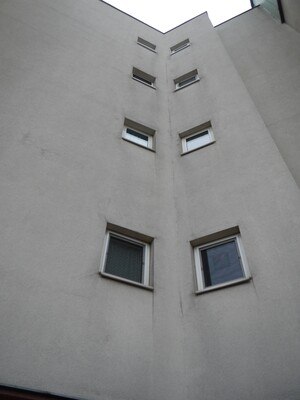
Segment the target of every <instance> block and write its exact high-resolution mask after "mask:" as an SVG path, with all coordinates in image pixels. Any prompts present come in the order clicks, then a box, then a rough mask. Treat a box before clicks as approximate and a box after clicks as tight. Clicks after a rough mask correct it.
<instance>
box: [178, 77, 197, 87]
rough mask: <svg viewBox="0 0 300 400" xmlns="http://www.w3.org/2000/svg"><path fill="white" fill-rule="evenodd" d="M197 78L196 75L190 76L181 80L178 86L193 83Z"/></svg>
mask: <svg viewBox="0 0 300 400" xmlns="http://www.w3.org/2000/svg"><path fill="white" fill-rule="evenodd" d="M195 80H196V76H195V75H194V76H192V77H190V78H187V79H185V80H184V81H181V82H179V83H178V86H179V87H182V86H185V85H188V84H189V83H192V82H194V81H195Z"/></svg>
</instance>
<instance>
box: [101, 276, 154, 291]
mask: <svg viewBox="0 0 300 400" xmlns="http://www.w3.org/2000/svg"><path fill="white" fill-rule="evenodd" d="M99 274H100V275H101V276H102V277H103V278H108V279H112V280H114V281H119V282H122V283H127V284H128V285H131V286H136V287H139V288H141V289H145V290H149V291H151V292H153V290H154V287H153V286H149V285H144V284H143V283H138V282H134V281H130V280H129V279H125V278H121V277H120V276H116V275H111V274H107V273H106V272H103V271H100V272H99Z"/></svg>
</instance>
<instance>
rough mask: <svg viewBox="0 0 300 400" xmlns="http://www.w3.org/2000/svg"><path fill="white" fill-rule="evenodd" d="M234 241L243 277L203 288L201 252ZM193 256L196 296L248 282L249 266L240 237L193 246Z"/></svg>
mask: <svg viewBox="0 0 300 400" xmlns="http://www.w3.org/2000/svg"><path fill="white" fill-rule="evenodd" d="M232 240H234V241H235V245H236V249H237V253H238V257H239V259H240V264H241V268H242V272H243V274H244V276H243V277H242V278H238V279H233V280H230V281H226V282H222V283H219V284H216V285H211V286H205V278H204V274H203V262H202V257H201V250H206V249H209V248H213V247H217V246H218V245H221V244H225V243H228V242H232ZM193 255H194V263H195V276H196V292H195V293H196V294H202V293H206V292H211V291H214V290H218V289H222V288H225V287H229V286H235V285H238V284H241V283H246V282H249V281H250V280H251V279H252V278H251V274H250V270H249V266H248V263H247V259H246V255H245V250H244V247H243V244H242V240H241V235H240V234H235V235H231V236H226V237H223V238H222V239H217V240H214V241H211V242H208V243H206V244H201V245H198V246H197V245H196V246H193Z"/></svg>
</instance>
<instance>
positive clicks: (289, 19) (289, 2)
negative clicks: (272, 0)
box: [281, 0, 300, 32]
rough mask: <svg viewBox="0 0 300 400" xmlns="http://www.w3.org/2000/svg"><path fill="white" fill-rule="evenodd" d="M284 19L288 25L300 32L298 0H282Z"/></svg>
mask: <svg viewBox="0 0 300 400" xmlns="http://www.w3.org/2000/svg"><path fill="white" fill-rule="evenodd" d="M281 4H282V9H283V13H284V19H285V22H286V23H287V24H289V25H290V26H291V27H292V28H294V29H296V30H297V31H298V32H300V3H299V1H297V0H281Z"/></svg>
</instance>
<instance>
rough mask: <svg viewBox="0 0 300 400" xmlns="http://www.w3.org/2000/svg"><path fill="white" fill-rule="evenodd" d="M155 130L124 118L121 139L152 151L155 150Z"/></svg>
mask: <svg viewBox="0 0 300 400" xmlns="http://www.w3.org/2000/svg"><path fill="white" fill-rule="evenodd" d="M154 134H155V130H154V129H152V128H148V127H147V126H145V125H142V124H139V123H138V122H134V121H132V120H130V119H128V118H125V121H124V129H123V132H122V138H123V139H124V140H126V141H129V142H132V143H134V144H137V145H138V146H142V147H146V148H147V149H149V150H152V151H154V148H155V140H154V139H155V137H154Z"/></svg>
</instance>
